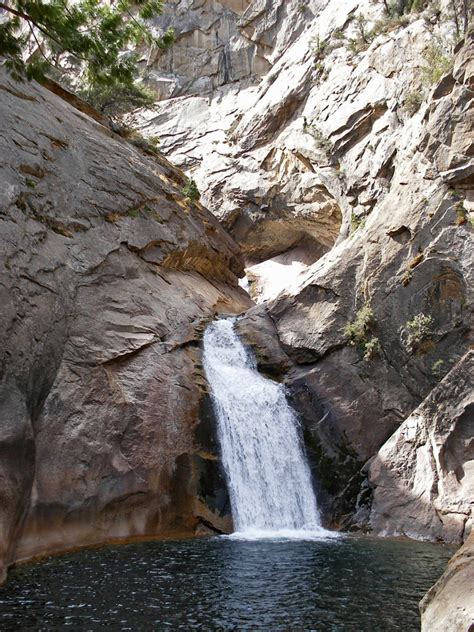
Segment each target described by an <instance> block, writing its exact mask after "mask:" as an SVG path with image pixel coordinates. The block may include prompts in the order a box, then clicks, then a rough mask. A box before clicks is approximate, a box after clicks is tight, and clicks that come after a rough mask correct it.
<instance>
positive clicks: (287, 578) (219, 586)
mask: <svg viewBox="0 0 474 632" xmlns="http://www.w3.org/2000/svg"><path fill="white" fill-rule="evenodd" d="M451 554H452V548H446V547H443V546H440V545H431V544H422V543H416V542H401V541H388V540H377V539H372V538H362V537H357V538H356V537H347V538H341V539H338V540H326V541H319V542H318V541H301V540H299V541H298V540H283V541H265V540H260V541H238V540H232V539H228V538H210V539H200V540H181V541H165V542H150V543H140V544H131V545H126V546H120V547H110V548H103V549H98V550H88V551H81V552H78V553H74V554H70V555H65V556H63V557H56V558H50V559H48V560H45V561H43V562H40V563H37V564H31V565H26V566H22V567H19V568H17V569H16V570H13V571H12V572H11V574H10V578H9V581H8V583H7V585H6V586H5V587H4V588H2V589H0V630H2V631H4V630H5V631H9V630H22V631H23V630H63V629H71V630H103V629H109V630H270V631H272V632H276V631H279V630H285V631H286V630H292V631H293V630H295V631H299V630H317V631H323V632H336V631H337V632H385V631H392V630H397V631H398V630H399V631H403V632H410V631H411V630H418V629H419V615H418V602H419V600H420V598H421V597H422V596H423V594H424V593H425V591H426V590H427V589H428V588H429V587H430V586H431V585H432V584H433V583H434V582H435V581H436V579H437V578H438V577H439V576H440V575H441V573H442V571H443V570H444V567H445V564H446V562H447V560H448V558H449V557H450V556H451Z"/></svg>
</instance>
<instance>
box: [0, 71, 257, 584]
mask: <svg viewBox="0 0 474 632" xmlns="http://www.w3.org/2000/svg"><path fill="white" fill-rule="evenodd" d="M97 118H99V119H100V117H97ZM0 138H1V143H2V145H1V146H2V151H1V154H0V179H1V182H2V187H1V190H0V242H1V252H2V266H1V270H0V296H1V298H0V323H1V325H0V339H1V341H0V348H1V378H0V409H1V426H0V481H1V485H0V578H1V579H3V578H4V576H5V571H6V568H7V567H8V565H9V564H10V563H12V562H13V561H15V560H17V559H23V558H27V557H31V556H33V555H37V554H44V553H48V552H53V551H60V550H65V549H67V548H72V547H77V546H82V545H87V544H94V543H102V542H105V541H112V540H118V539H124V538H132V537H141V536H153V535H166V534H180V533H187V534H194V533H196V531H198V532H199V530H203V529H204V530H205V528H206V525H211V526H213V525H214V526H215V528H217V529H220V528H225V525H224V522H225V520H224V519H223V518H222V517H220V516H219V511H215V512H213V509H215V508H216V507H215V503H214V505H213V504H212V503H211V506H208V504H206V501H205V499H206V496H207V495H209V493H210V492H208V490H207V487H208V486H207V483H206V480H207V478H208V477H209V475H210V474H209V472H211V473H212V472H214V470H216V467H217V466H216V456H215V453H214V446H213V444H212V436H213V435H212V432H210V429H209V427H208V424H207V426H206V421H205V419H206V416H205V415H204V414H201V408H202V407H203V406H205V391H206V388H205V382H204V377H203V374H202V366H201V352H200V348H199V344H198V339H199V337H200V335H201V333H202V329H203V327H204V325H205V323H206V322H207V321H208V320H210V319H212V318H213V317H214V316H215V315H216V314H217V313H219V312H222V311H223V312H226V313H228V312H230V313H232V312H235V311H237V312H238V311H242V310H243V309H245V308H246V307H247V306H248V305H249V304H250V301H249V298H248V296H247V295H246V294H245V293H244V292H243V291H242V290H241V289H240V288H239V286H238V284H237V275H241V274H242V262H241V259H240V253H239V250H238V247H237V246H236V245H235V243H234V242H233V241H232V239H231V238H230V237H228V236H227V235H226V233H225V232H224V231H223V230H222V228H221V227H220V225H219V223H218V221H217V220H216V219H215V218H214V216H213V215H211V214H210V213H209V212H208V211H207V210H206V209H205V208H204V207H203V206H202V205H201V204H200V203H199V202H192V201H191V200H189V199H188V198H186V197H185V196H184V195H183V193H182V189H183V185H184V183H185V178H184V176H183V174H182V172H181V171H180V170H179V169H177V168H175V167H174V166H172V165H171V164H170V163H168V162H167V160H166V159H164V158H163V157H161V156H160V155H158V154H157V153H156V152H154V150H153V149H152V147H151V146H147V145H146V144H143V142H142V143H141V144H140V147H136V146H135V145H133V144H132V143H131V142H129V141H128V140H126V139H124V138H122V137H120V136H119V135H117V134H115V133H113V132H112V131H111V130H110V129H109V127H107V126H106V125H105V124H102V123H101V122H100V121H99V120H93V119H92V118H90V117H88V116H87V114H84V113H83V112H81V111H79V110H77V109H75V108H73V107H71V106H70V105H69V104H68V103H66V102H65V101H64V100H63V99H61V98H59V97H58V96H56V95H54V94H52V93H51V92H50V91H48V90H46V89H44V88H41V87H39V86H38V85H36V84H34V83H25V84H16V83H14V82H13V81H11V80H10V78H9V77H8V76H7V75H6V74H5V73H4V72H3V71H2V72H1V75H0ZM143 148H144V149H145V151H144V149H143ZM216 471H217V474H215V476H218V475H219V472H218V468H217V470H216ZM214 488H215V484H214ZM211 491H212V490H211ZM211 500H212V499H211ZM221 508H222V509H223V507H221ZM224 513H225V512H224ZM227 513H228V512H227ZM227 528H228V522H227Z"/></svg>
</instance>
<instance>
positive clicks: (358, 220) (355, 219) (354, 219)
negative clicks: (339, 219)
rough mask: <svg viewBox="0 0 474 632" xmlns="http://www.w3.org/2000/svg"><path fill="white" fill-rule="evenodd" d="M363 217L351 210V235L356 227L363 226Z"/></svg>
mask: <svg viewBox="0 0 474 632" xmlns="http://www.w3.org/2000/svg"><path fill="white" fill-rule="evenodd" d="M365 219H366V218H365V217H360V216H359V215H356V214H355V213H354V212H352V214H351V229H350V233H349V234H350V235H352V234H353V233H355V231H356V230H357V229H358V228H361V229H362V228H364V226H365Z"/></svg>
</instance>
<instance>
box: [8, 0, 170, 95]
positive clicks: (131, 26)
mask: <svg viewBox="0 0 474 632" xmlns="http://www.w3.org/2000/svg"><path fill="white" fill-rule="evenodd" d="M162 5H163V0H135V1H134V2H131V1H130V0H109V1H106V2H103V1H99V0H72V1H70V0H5V1H3V2H2V1H1V0H0V56H1V57H3V59H4V63H5V66H6V67H7V69H8V70H9V71H10V73H11V75H12V76H13V77H14V78H15V79H17V80H24V79H37V80H39V81H41V80H42V79H43V78H44V77H45V76H50V77H53V78H58V77H59V79H61V75H64V69H65V67H67V64H66V65H65V64H64V59H65V57H66V59H67V60H68V61H69V62H70V63H72V64H76V65H78V66H80V67H81V76H80V84H81V87H82V89H83V90H85V91H92V92H94V91H95V92H96V91H99V92H100V91H101V90H102V89H103V90H105V91H108V92H110V91H114V90H117V89H118V88H121V89H124V90H125V91H127V90H128V91H131V92H132V93H133V92H134V90H135V88H136V87H137V84H136V78H137V62H138V53H137V49H138V47H139V46H140V45H143V44H145V45H149V46H156V47H158V48H165V47H166V46H168V45H169V44H170V43H171V42H172V41H173V37H174V34H173V31H172V29H169V30H168V31H167V32H166V33H165V34H164V35H161V36H156V35H154V34H153V30H152V28H150V20H152V19H153V18H154V17H155V16H156V15H158V14H159V13H160V12H161V11H162ZM31 44H33V45H34V46H33V49H34V53H33V54H32V55H28V54H27V53H26V51H27V50H28V49H29V47H30V48H31Z"/></svg>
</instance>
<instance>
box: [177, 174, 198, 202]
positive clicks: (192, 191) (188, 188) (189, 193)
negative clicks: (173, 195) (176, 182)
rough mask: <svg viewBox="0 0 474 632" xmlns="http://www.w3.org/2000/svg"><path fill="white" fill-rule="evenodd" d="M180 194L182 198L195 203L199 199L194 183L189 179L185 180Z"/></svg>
mask: <svg viewBox="0 0 474 632" xmlns="http://www.w3.org/2000/svg"><path fill="white" fill-rule="evenodd" d="M181 192H182V194H183V195H184V197H186V198H188V199H189V200H191V201H192V202H196V201H197V200H199V198H200V197H201V194H200V193H199V189H198V186H197V184H196V182H195V181H194V180H193V179H191V178H188V179H187V180H186V184H185V185H184V187H183V189H182V191H181Z"/></svg>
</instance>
